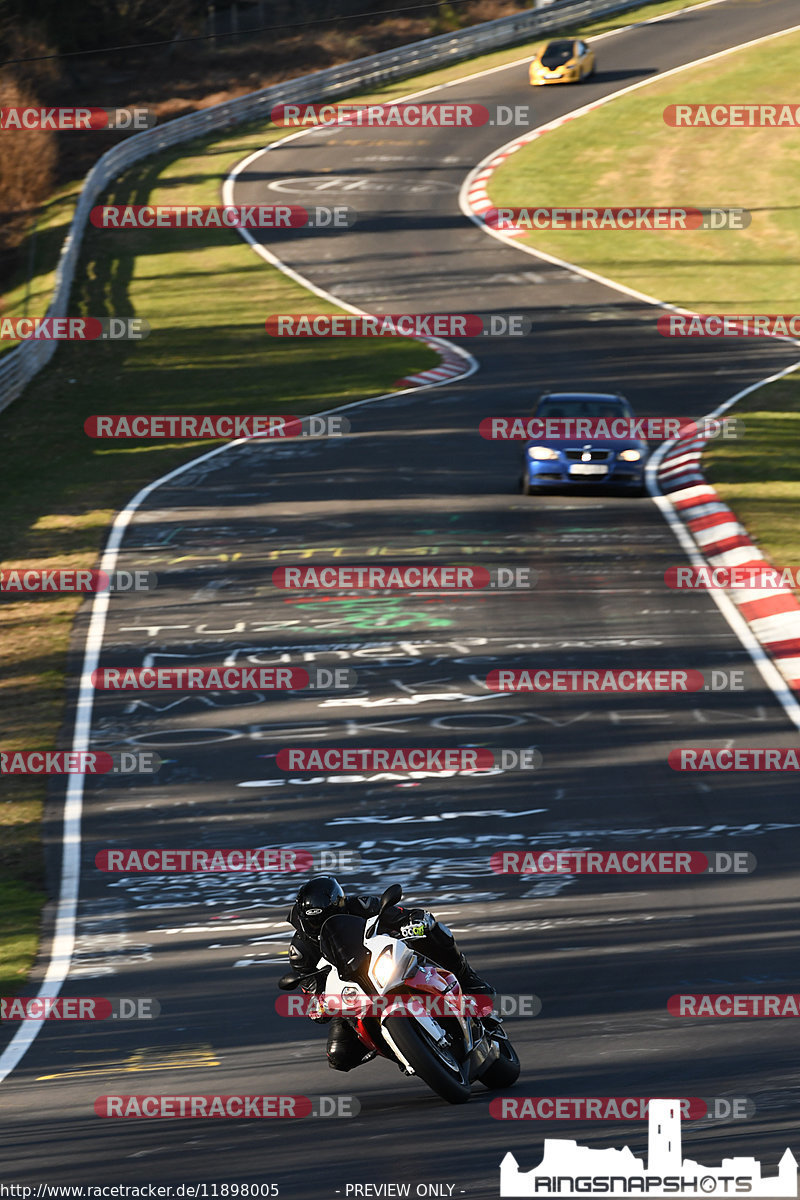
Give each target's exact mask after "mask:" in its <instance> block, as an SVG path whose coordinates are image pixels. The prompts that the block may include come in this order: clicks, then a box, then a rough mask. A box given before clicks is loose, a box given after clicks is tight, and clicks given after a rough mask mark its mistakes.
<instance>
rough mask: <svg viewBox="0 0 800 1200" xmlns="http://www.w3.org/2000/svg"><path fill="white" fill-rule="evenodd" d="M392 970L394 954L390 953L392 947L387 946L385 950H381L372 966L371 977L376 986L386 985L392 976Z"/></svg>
mask: <svg viewBox="0 0 800 1200" xmlns="http://www.w3.org/2000/svg"><path fill="white" fill-rule="evenodd" d="M393 971H394V956H393V954H392V947H391V946H387V947H386V949H385V950H381V952H380V954H379V955H378V957H377V959H376V960H375V963H374V965H373V967H372V977H373V979H374V980H375V982H376V983H377V985H378V987H386V984H387V983H388V982H389V980H390V979H391V977H392V972H393Z"/></svg>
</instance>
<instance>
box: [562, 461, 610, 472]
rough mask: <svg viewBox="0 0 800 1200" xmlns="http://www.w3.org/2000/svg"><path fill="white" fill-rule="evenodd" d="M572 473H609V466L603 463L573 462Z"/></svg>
mask: <svg viewBox="0 0 800 1200" xmlns="http://www.w3.org/2000/svg"><path fill="white" fill-rule="evenodd" d="M569 473H570V475H607V474H608V467H607V466H605V464H603V463H573V465H572V466H571V467H570V469H569Z"/></svg>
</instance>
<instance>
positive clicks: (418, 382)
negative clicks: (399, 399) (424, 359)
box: [394, 339, 467, 388]
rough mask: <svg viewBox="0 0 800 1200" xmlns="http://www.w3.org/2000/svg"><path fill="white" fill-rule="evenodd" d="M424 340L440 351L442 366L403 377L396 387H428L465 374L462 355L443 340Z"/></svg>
mask: <svg viewBox="0 0 800 1200" xmlns="http://www.w3.org/2000/svg"><path fill="white" fill-rule="evenodd" d="M419 340H421V341H422V344H423V345H424V346H429V347H430V349H431V350H436V351H438V353H439V357H440V360H441V366H438V367H431V368H430V369H429V370H427V371H420V372H418V374H416V375H406V376H404V377H403V378H402V379H398V380H397V381H396V382H395V385H394V386H395V387H400V388H413V387H428V386H430V384H432V383H445V382H446V381H447V380H448V379H457V378H458V377H459V376H463V375H465V374H466V373H467V372H465V369H464V358H463V356H462V355H460V354H458V353H456V351H455V350H454V349H453V348H451V347H450V346H448V345H447V344H445V345H443V344H442V343H441V342H426V341H425V340H424V339H419Z"/></svg>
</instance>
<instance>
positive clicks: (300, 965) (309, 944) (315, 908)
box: [287, 875, 495, 1071]
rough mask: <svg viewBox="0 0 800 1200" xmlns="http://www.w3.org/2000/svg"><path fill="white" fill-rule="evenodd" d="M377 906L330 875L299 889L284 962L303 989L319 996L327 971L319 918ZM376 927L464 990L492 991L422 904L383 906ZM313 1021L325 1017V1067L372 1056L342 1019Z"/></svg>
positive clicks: (347, 1065) (346, 1067)
mask: <svg viewBox="0 0 800 1200" xmlns="http://www.w3.org/2000/svg"><path fill="white" fill-rule="evenodd" d="M379 909H380V897H378V896H346V895H345V892H344V889H343V888H342V886H341V884H340V883H339V882H338V880H337V879H335V878H334V876H333V875H315V876H314V877H313V878H312V879H309V880H308V882H307V883H305V884H304V885H303V887H301V889H300V891H299V892H298V893H297V898H296V900H295V902H294V905H293V906H292V908H291V910H290V912H289V914H288V916H287V920H288V921H289V924H290V925H292V926H294V929H295V930H296V932H295V935H294V937H293V938H292V942H291V945H290V947H289V965H290V966H291V968H292V970H293V972H294V973H295V975H297V976H299V977H300V978H301V979H303V983H302V984H301V987H302V988H303V991H305V992H308V993H310V994H312V995H319V994H320V993H322V992H324V991H325V978H326V976H327V971H326V972H324V973H323V974H318V973H316V972H317V963H318V962H319V959H320V951H319V935H320V930H321V929H322V925H323V922H324V921H327V919H328V917H332V916H334V914H336V913H347V914H349V915H351V916H357V917H365V918H369V917H374V916H376V915H377V913H378V911H379ZM381 931H382V932H384V933H388V934H392V935H395V936H397V937H400V938H403V940H404V941H410V942H412V943H413V947H414V949H415V950H418V951H419V953H420V954H422V955H424V956H425V958H429V959H431V961H432V962H435V963H436V964H437V966H440V967H443V968H444V969H445V970H446V971H450V972H451V974H453V975H455V977H456V979H457V980H458V982H459V984H460V985H461V988H462V990H463V991H464V992H465V993H467V994H474V995H488V996H493V995H494V994H495V991H494V988H493V987H491V986H490V984H488V983H486V982H485V980H483V979H481V978H480V976H479V975H476V973H475V971H474V970H473V969H472V967H471V966H470V965H469V963H468V962H467V960H466V958H465V957H464V955H463V954H462V953H461V951H460V950H459V948H458V946H457V944H456V940H455V938H454V937H453V934H452V932H451V931H450V930H449V929H448V928H447V926H446V925H443V924H442V923H441V921H437V920H436V918H435V917H434V915H433V913H430V912H427V911H426V910H425V909H422V908H410V909H409V908H402V907H401V906H400V905H399V904H395V905H391V906H390V907H389V908H386V909H384V912H383V916H382V917H381ZM309 1015H310V1016H311V1019H312V1020H315V1021H321V1022H327V1021H330V1023H331V1028H330V1030H329V1033H328V1046H327V1055H328V1065H329V1066H330V1067H332V1069H333V1070H334V1071H352V1069H353V1067H358V1066H360V1065H361V1063H363V1062H367V1061H368V1060H369V1059H371V1058H374V1057H375V1052H374V1050H368V1049H367V1048H366V1047H365V1046H364V1045H363V1043H362V1042H361V1041H360V1040H359V1038H358V1035H357V1034H356V1032H355V1030H354V1029H353V1027H352V1026H351V1025H350V1024H349V1023H348V1022H347V1021H346V1020H344V1018H342V1017H338V1016H337V1017H330V1016H328V1014H327V1013H325V1012H324V1010H323V1009H322V1004H321V1002H320V1003H319V1006H318V1008H317V1010H316V1012H311V1013H310V1014H309Z"/></svg>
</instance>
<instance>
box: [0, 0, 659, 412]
mask: <svg viewBox="0 0 800 1200" xmlns="http://www.w3.org/2000/svg"><path fill="white" fill-rule="evenodd" d="M642 3H643V0H556V2H555V3H553V4H550V5H548V6H547V7H546V8H544V9H542V8H540V9H533V10H529V11H527V12H522V13H515V14H514V15H513V16H510V17H500V18H499V19H498V20H496V21H487V22H485V23H483V24H481V25H475V26H473V27H472V28H470V29H462V30H459V31H458V32H457V33H445V34H440V35H439V36H438V37H432V38H426V39H425V40H424V41H421V42H412V43H411V44H410V45H408V46H401V47H398V48H397V49H395V50H384V51H382V52H381V53H380V54H372V55H370V56H369V57H367V58H359V59H356V60H354V61H353V62H349V63H342V64H340V65H339V66H336V67H328V68H327V70H324V71H316V72H314V73H313V74H311V75H301V76H299V77H298V78H297V79H292V80H289V81H288V82H287V83H280V84H274V85H272V86H271V87H268V88H263V89H262V90H261V91H259V92H250V93H248V95H246V96H240V97H238V98H237V99H236V100H229V101H226V102H225V103H223V104H216V105H214V106H213V107H212V108H207V109H204V110H203V111H202V112H196V113H190V114H189V115H188V116H185V117H177V118H176V119H175V120H174V121H168V122H167V123H166V124H165V125H157V126H156V127H155V128H153V129H146V130H143V131H142V132H141V133H136V134H133V135H132V136H131V137H128V138H125V140H124V141H122V142H120V143H119V145H117V146H114V147H113V148H112V149H111V150H108V151H106V153H105V154H103V155H101V157H100V158H99V159H98V160H97V162H96V163H95V165H94V166H93V167H92V169H91V171H89V173H88V174H87V176H86V178H85V180H84V182H83V187H82V189H81V194H80V197H79V199H78V203H77V206H76V208H75V214H74V216H73V218H72V223H71V225H70V229H69V233H68V234H67V236H66V238H65V240H64V245H63V246H62V249H61V255H60V257H59V261H58V267H57V269H56V281H55V288H54V291H53V299H52V301H51V302H50V307H49V308H48V310H47V313H46V315H47V316H48V317H55V318H57V317H64V316H66V315H67V306H68V304H69V296H70V291H71V289H72V281H73V279H74V277H75V269H76V266H77V263H78V256H79V254H80V248H81V242H82V240H83V231H84V229H85V227H86V223H87V221H88V218H89V212H90V210H91V209H92V207H93V205H94V203H95V201H96V200H97V198H98V197H99V196H100V195H101V194H102V192H103V191H104V189H105V188H106V186H107V184H108V183H109V182H110V181H111V180H112V179H116V178H118V176H119V175H120V174H121V173H122V172H123V170H124V169H125V168H126V167H129V166H131V165H132V164H133V163H135V162H138V161H139V159H141V158H146V157H148V156H149V155H151V154H158V153H159V152H160V151H162V150H165V149H168V148H169V147H170V146H176V145H179V144H180V143H181V142H188V141H193V140H195V139H197V138H201V137H204V136H207V135H208V134H211V133H214V132H216V131H218V130H226V129H230V128H232V127H233V126H235V125H241V124H244V123H246V122H248V121H255V120H257V119H258V118H262V119H263V120H264V121H266V120H267V119H268V118H269V113H270V110H271V109H272V107H273V106H274V105H275V104H279V103H291V102H293V101H309V102H313V101H318V100H327V99H330V98H332V97H335V96H340V95H343V94H344V95H347V96H350V95H352V94H353V93H355V92H358V91H364V90H366V89H368V88H369V87H372V86H378V85H380V84H384V83H390V82H392V81H393V80H397V79H404V78H407V77H409V76H411V75H418V74H421V73H422V72H424V71H426V70H428V69H432V68H434V67H442V66H447V65H449V64H450V63H457V62H461V61H462V59H465V58H473V57H475V56H476V55H479V54H484V53H486V52H487V51H489V50H497V49H501V48H503V47H505V46H511V45H513V44H514V43H515V42H521V41H526V40H527V39H528V38H530V37H531V36H535V35H537V34H541V33H545V34H546V33H552V32H554V31H556V30H558V29H561V28H563V27H564V25H565V23H567V22H568V23H569V24H573V23H574V22H575V21H578V20H582V19H583V18H585V17H601V16H606V15H612V14H614V13H617V12H625V11H626V10H627V9H631V8H637V7H639V6H641V4H642ZM57 346H58V343H57V342H53V341H51V342H47V341H25V342H22V343H21V344H20V345H19V346H18V347H17V348H16V349H15V350H12V351H11V352H10V353H9V354H6V355H3V356H2V358H0V412H2V411H3V409H5V408H7V407H8V405H9V404H11V403H12V401H13V400H16V399H17V397H18V396H19V395H20V394H21V393H22V392H23V391H24V390H25V388H26V386H27V385H28V383H29V382H30V380H31V379H33V377H34V376H35V375H36V374H37V373H38V372H39V371H41V369H42V367H44V366H45V365H46V364H47V363H48V362H49V361H50V359H51V358H52V357H53V355H54V354H55V351H56V347H57Z"/></svg>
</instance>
